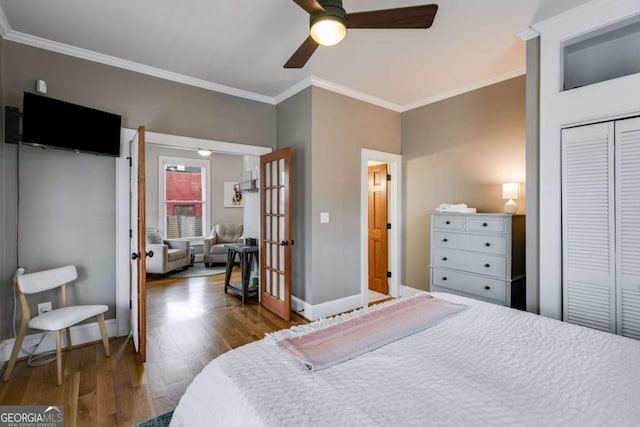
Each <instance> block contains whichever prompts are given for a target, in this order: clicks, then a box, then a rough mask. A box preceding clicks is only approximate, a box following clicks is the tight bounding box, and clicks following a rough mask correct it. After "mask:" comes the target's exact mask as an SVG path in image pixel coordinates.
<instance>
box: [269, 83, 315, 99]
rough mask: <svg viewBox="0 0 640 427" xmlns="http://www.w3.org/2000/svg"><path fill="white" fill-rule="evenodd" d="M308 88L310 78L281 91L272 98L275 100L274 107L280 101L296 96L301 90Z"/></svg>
mask: <svg viewBox="0 0 640 427" xmlns="http://www.w3.org/2000/svg"><path fill="white" fill-rule="evenodd" d="M309 86H311V77H306V78H304V79H302V80H300V81H299V82H298V83H296V84H294V85H293V86H291V87H290V88H289V89H285V90H284V91H282V92H280V93H279V94H278V95H276V97H275V98H274V99H275V104H276V105H278V104H280V103H281V102H282V101H285V100H287V99H289V98H291V97H292V96H293V95H295V94H297V93H299V92H302V91H303V90H305V89H306V88H308V87H309Z"/></svg>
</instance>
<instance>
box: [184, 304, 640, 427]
mask: <svg viewBox="0 0 640 427" xmlns="http://www.w3.org/2000/svg"><path fill="white" fill-rule="evenodd" d="M433 295H434V296H436V297H438V298H443V299H448V300H450V301H454V302H460V303H463V304H466V305H468V306H469V309H468V310H466V311H465V312H463V313H461V314H459V315H457V316H455V317H453V318H451V319H448V320H446V321H444V322H442V323H440V324H438V325H436V326H433V327H431V328H429V329H426V330H424V331H422V332H419V333H417V334H415V335H412V336H409V337H407V338H404V339H402V340H399V341H396V342H393V343H391V344H388V345H386V346H384V347H381V348H379V349H377V350H375V351H372V352H370V353H367V354H364V355H361V356H358V357H357V358H355V359H352V360H349V361H347V362H344V363H341V364H339V365H336V366H333V367H331V368H329V369H326V370H322V371H317V372H311V371H309V370H307V369H305V368H304V367H303V366H302V365H301V364H300V363H299V362H297V361H296V360H294V359H293V358H292V357H291V356H289V355H288V354H287V353H285V352H284V351H283V350H281V349H280V348H278V347H277V346H275V345H274V344H273V343H269V342H266V341H264V340H263V341H258V342H254V343H252V344H249V345H246V346H243V347H241V348H238V349H235V350H232V351H229V352H227V353H225V354H223V355H222V356H220V357H218V358H217V359H215V360H213V361H212V362H211V363H210V364H209V365H208V366H207V367H206V368H205V369H204V370H203V371H202V372H201V373H200V374H199V375H198V376H197V377H196V378H195V379H194V381H193V383H192V384H191V385H190V386H189V388H188V389H187V392H186V393H185V395H184V396H183V397H182V399H181V400H180V403H179V405H178V407H177V409H176V411H175V413H174V416H173V419H172V422H171V425H172V426H189V427H192V426H218V425H220V426H227V425H229V426H260V425H265V426H311V425H313V426H336V425H350V426H373V425H379V426H408V425H421V426H426V425H447V426H451V425H454V426H475V425H483V426H500V425H501V426H505V425H509V426H607V425H608V426H638V425H640V341H635V340H632V339H629V338H622V337H619V336H616V335H612V334H607V333H604V332H600V331H596V330H592V329H587V328H584V327H580V326H576V325H571V324H568V323H563V322H559V321H555V320H552V319H548V318H544V317H541V316H537V315H532V314H529V313H524V312H520V311H516V310H511V309H508V308H504V307H501V306H497V305H493V304H488V303H483V302H480V301H476V300H472V299H468V298H463V297H459V296H454V295H449V294H442V293H433Z"/></svg>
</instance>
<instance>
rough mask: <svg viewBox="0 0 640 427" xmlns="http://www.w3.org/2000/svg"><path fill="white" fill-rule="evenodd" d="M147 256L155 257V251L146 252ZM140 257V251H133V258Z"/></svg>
mask: <svg viewBox="0 0 640 427" xmlns="http://www.w3.org/2000/svg"><path fill="white" fill-rule="evenodd" d="M145 256H148V257H149V258H153V251H149V252H147V253H146V254H145ZM138 258H141V256H140V252H132V253H131V259H132V260H134V261H135V260H137V259H138Z"/></svg>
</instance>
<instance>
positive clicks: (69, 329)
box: [67, 328, 73, 351]
mask: <svg viewBox="0 0 640 427" xmlns="http://www.w3.org/2000/svg"><path fill="white" fill-rule="evenodd" d="M71 348H73V344H72V343H71V328H67V351H70V350H71Z"/></svg>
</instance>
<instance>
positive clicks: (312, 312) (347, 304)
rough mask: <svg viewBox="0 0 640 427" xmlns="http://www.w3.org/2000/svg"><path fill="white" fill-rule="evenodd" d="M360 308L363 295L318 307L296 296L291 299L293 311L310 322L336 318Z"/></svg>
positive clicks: (322, 304)
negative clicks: (337, 315)
mask: <svg viewBox="0 0 640 427" xmlns="http://www.w3.org/2000/svg"><path fill="white" fill-rule="evenodd" d="M360 307H362V295H361V294H356V295H351V296H348V297H345V298H340V299H336V300H333V301H327V302H323V303H321V304H316V305H311V304H309V303H308V302H306V301H304V300H301V299H300V298H296V297H294V296H292V297H291V309H292V310H293V311H295V312H296V313H298V314H300V315H301V316H303V317H305V318H306V319H308V320H318V319H322V318H323V317H329V316H334V315H336V314H340V313H344V312H345V311H350V310H354V309H356V308H360Z"/></svg>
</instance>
